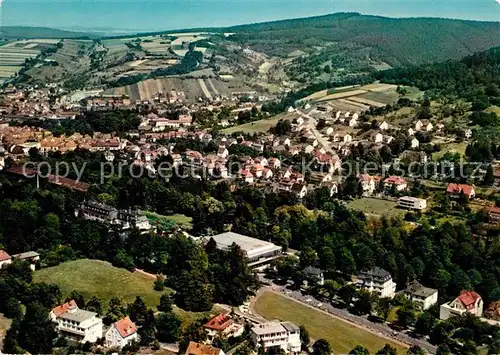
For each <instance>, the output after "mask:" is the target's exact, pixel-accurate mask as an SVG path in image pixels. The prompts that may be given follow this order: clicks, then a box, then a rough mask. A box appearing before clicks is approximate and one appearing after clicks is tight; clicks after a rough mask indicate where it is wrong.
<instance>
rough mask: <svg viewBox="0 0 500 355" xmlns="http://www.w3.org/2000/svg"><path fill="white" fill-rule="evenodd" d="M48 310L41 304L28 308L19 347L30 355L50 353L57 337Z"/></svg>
mask: <svg viewBox="0 0 500 355" xmlns="http://www.w3.org/2000/svg"><path fill="white" fill-rule="evenodd" d="M47 313H48V310H47V309H46V308H44V307H43V306H42V305H41V304H39V303H31V304H29V305H27V306H26V313H25V315H24V318H23V320H22V322H21V325H20V328H19V336H18V340H19V345H20V346H21V347H22V348H24V349H26V350H27V351H29V352H30V353H34V354H40V353H50V352H52V343H53V341H54V339H55V338H56V336H57V333H56V330H55V326H54V323H52V321H51V320H50V319H49V317H47Z"/></svg>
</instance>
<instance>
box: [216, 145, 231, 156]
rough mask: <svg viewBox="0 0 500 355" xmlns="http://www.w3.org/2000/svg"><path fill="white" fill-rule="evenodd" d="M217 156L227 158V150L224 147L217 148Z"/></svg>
mask: <svg viewBox="0 0 500 355" xmlns="http://www.w3.org/2000/svg"><path fill="white" fill-rule="evenodd" d="M217 156H218V157H221V158H227V157H228V156H229V150H227V148H226V146H224V145H221V146H219V150H217Z"/></svg>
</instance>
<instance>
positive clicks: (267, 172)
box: [262, 168, 274, 180]
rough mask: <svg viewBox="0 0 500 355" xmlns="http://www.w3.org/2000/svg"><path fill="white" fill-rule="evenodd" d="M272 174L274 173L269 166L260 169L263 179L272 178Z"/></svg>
mask: <svg viewBox="0 0 500 355" xmlns="http://www.w3.org/2000/svg"><path fill="white" fill-rule="evenodd" d="M273 176H274V173H273V171H272V170H271V169H269V168H264V169H263V170H262V177H263V178H264V179H268V180H269V179H272V177H273Z"/></svg>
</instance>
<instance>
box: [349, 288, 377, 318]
mask: <svg viewBox="0 0 500 355" xmlns="http://www.w3.org/2000/svg"><path fill="white" fill-rule="evenodd" d="M357 298H358V299H357V300H356V302H355V303H354V309H355V310H356V312H358V313H359V314H371V313H372V308H373V304H374V302H375V297H374V296H373V295H372V294H371V293H370V292H368V291H366V290H360V291H358V294H357Z"/></svg>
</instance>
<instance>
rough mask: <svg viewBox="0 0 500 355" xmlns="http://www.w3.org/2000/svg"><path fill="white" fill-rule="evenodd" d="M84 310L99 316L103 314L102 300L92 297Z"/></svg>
mask: <svg viewBox="0 0 500 355" xmlns="http://www.w3.org/2000/svg"><path fill="white" fill-rule="evenodd" d="M84 308H85V309H86V310H87V311H91V312H95V313H97V314H102V304H101V300H100V299H99V298H97V297H96V296H92V297H91V298H90V300H89V301H88V302H87V304H86V305H85V307H84Z"/></svg>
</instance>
